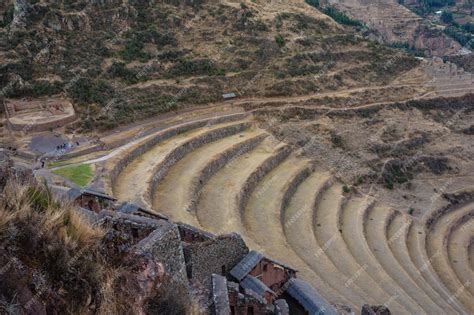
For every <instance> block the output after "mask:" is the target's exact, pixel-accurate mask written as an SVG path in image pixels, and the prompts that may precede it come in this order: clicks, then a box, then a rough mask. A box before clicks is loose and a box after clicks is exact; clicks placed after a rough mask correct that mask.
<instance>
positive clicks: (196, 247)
mask: <svg viewBox="0 0 474 315" xmlns="http://www.w3.org/2000/svg"><path fill="white" fill-rule="evenodd" d="M184 252H185V253H186V257H187V264H188V265H189V266H190V267H189V268H190V269H191V273H192V279H193V280H196V281H198V282H199V283H201V284H202V285H203V286H204V287H205V288H206V289H210V285H211V275H212V274H213V273H214V274H221V275H222V271H223V269H222V267H223V266H224V267H225V272H226V273H227V272H229V271H230V270H231V269H232V268H233V267H234V266H235V265H236V264H237V263H238V262H239V261H240V260H242V258H243V257H244V256H245V255H247V254H248V252H249V248H248V247H247V245H246V244H245V242H244V241H243V239H242V237H241V236H240V235H239V234H237V233H232V234H227V235H221V236H218V237H216V238H214V239H211V240H208V241H204V242H195V243H190V244H185V245H184ZM223 276H225V275H223Z"/></svg>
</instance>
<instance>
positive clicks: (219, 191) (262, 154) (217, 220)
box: [196, 137, 289, 243]
mask: <svg viewBox="0 0 474 315" xmlns="http://www.w3.org/2000/svg"><path fill="white" fill-rule="evenodd" d="M288 149H289V148H288V147H287V146H286V145H283V144H281V143H279V142H278V141H276V140H275V139H274V138H273V137H268V138H266V139H265V140H264V141H263V142H262V143H260V144H259V145H258V146H257V147H256V148H254V149H253V150H251V151H249V152H247V153H245V154H242V155H239V156H236V158H235V159H233V160H231V161H229V162H228V163H227V164H226V165H225V166H224V167H222V168H221V169H220V170H218V171H217V172H216V173H215V174H214V175H213V176H212V177H211V178H209V180H208V181H207V182H206V183H205V184H204V186H203V188H202V190H201V193H200V195H199V199H198V203H197V207H196V216H197V218H198V221H199V222H200V224H201V225H202V226H203V227H204V228H205V229H208V230H209V231H211V232H213V233H228V232H233V231H235V232H239V233H241V234H242V236H243V237H244V239H245V241H246V242H247V241H248V242H250V243H252V240H251V239H249V238H248V237H246V230H245V228H244V227H243V225H242V218H241V212H240V209H239V198H240V197H239V196H240V193H241V191H242V187H244V186H245V184H246V182H247V181H248V178H249V177H250V176H251V175H252V174H253V173H254V172H255V170H257V169H260V168H261V167H262V165H265V164H268V163H269V161H273V160H275V159H276V157H277V156H278V155H280V152H281V151H282V150H283V151H286V150H288Z"/></svg>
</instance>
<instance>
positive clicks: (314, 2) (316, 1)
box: [305, 0, 319, 8]
mask: <svg viewBox="0 0 474 315" xmlns="http://www.w3.org/2000/svg"><path fill="white" fill-rule="evenodd" d="M305 2H306V3H307V4H309V5H310V6H313V7H315V8H319V0H305Z"/></svg>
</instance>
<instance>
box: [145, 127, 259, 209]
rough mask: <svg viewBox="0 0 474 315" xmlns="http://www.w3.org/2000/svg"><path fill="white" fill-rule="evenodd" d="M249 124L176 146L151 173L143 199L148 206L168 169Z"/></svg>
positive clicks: (214, 131)
mask: <svg viewBox="0 0 474 315" xmlns="http://www.w3.org/2000/svg"><path fill="white" fill-rule="evenodd" d="M250 125H251V124H250V123H241V124H236V125H232V126H228V127H223V128H220V129H215V130H211V131H209V132H206V133H204V134H202V135H200V136H197V137H195V138H193V139H191V140H189V141H187V142H185V143H184V144H183V145H181V146H178V147H177V148H175V149H174V150H172V151H171V152H170V153H169V154H168V155H167V156H166V157H165V158H164V159H163V162H161V163H160V164H158V165H157V166H156V167H155V168H154V169H153V171H152V173H153V177H152V179H151V183H150V185H148V187H147V193H146V195H145V198H147V199H148V201H149V202H150V204H151V203H152V199H153V193H154V192H155V191H156V188H157V187H158V184H159V182H160V181H161V180H162V179H163V178H164V177H165V176H166V174H167V173H168V171H169V169H170V168H171V167H172V166H173V165H174V164H176V162H178V161H179V160H181V159H182V158H183V157H184V156H185V155H186V154H188V153H190V152H192V151H194V150H195V149H196V148H199V147H201V146H203V145H205V144H208V143H211V142H213V141H216V140H219V139H222V138H225V137H228V136H232V135H235V134H237V133H239V132H241V131H244V130H245V129H248V128H249V127H250Z"/></svg>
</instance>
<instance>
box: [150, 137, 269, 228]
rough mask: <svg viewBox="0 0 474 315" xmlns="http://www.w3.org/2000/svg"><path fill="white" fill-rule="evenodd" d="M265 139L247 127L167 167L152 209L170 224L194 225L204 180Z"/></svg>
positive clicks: (155, 193)
mask: <svg viewBox="0 0 474 315" xmlns="http://www.w3.org/2000/svg"><path fill="white" fill-rule="evenodd" d="M265 137H267V134H266V133H265V132H264V131H263V130H260V129H254V128H251V129H248V130H245V131H243V132H241V133H238V134H235V135H232V136H229V137H225V138H223V139H221V140H217V141H215V142H212V143H210V144H207V145H204V146H202V147H200V148H197V149H196V150H194V151H192V152H190V153H189V154H187V155H186V156H185V157H184V158H182V159H181V160H179V161H178V162H176V163H175V164H174V165H173V166H172V167H171V168H170V170H169V171H168V173H167V175H166V176H165V177H164V178H163V180H162V181H161V182H160V184H159V185H158V187H157V188H156V190H155V192H154V194H153V201H154V202H153V209H155V210H157V211H158V212H160V213H165V214H167V215H168V216H169V217H170V218H171V219H173V220H174V221H182V222H187V223H193V224H194V225H196V226H198V225H199V222H198V220H197V217H196V215H195V203H196V201H197V198H198V197H199V194H200V193H201V188H202V187H203V185H204V184H205V183H206V182H207V180H208V178H209V177H210V176H212V175H213V174H214V173H216V172H217V171H218V170H219V169H220V168H221V167H223V166H224V164H225V162H229V161H230V160H231V159H233V158H236V157H237V156H238V155H241V154H245V153H247V152H248V151H250V150H252V149H253V148H255V147H256V146H257V145H259V144H260V143H261V142H262V141H263V140H264V139H265Z"/></svg>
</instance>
